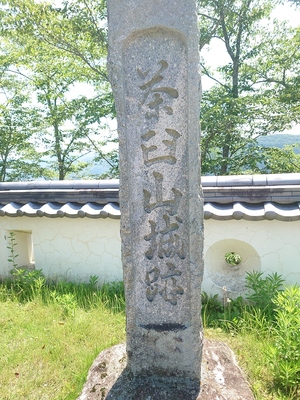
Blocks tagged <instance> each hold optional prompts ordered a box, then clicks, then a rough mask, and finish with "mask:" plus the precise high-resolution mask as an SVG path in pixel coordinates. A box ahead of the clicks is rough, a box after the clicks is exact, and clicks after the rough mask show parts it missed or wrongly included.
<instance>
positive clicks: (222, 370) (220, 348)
mask: <svg viewBox="0 0 300 400" xmlns="http://www.w3.org/2000/svg"><path fill="white" fill-rule="evenodd" d="M174 399H176V400H233V399H234V400H254V397H253V395H252V393H251V390H250V388H249V385H248V383H247V381H246V380H245V377H244V375H243V372H242V371H241V369H240V368H239V367H238V365H237V363H236V360H235V357H234V354H233V352H232V351H231V350H230V348H229V347H228V346H227V345H226V344H225V343H222V342H217V341H214V340H204V346H203V355H202V372H201V390H200V393H199V391H198V393H197V391H196V390H195V388H193V387H192V386H191V385H188V383H187V382H180V381H179V380H175V379H171V380H169V379H167V380H164V379H163V378H162V379H161V380H160V381H159V382H158V380H157V378H155V380H154V379H151V378H148V379H143V380H133V379H132V377H131V376H130V374H129V373H128V371H127V369H126V347H125V344H119V345H116V346H113V347H111V348H109V349H106V350H104V351H102V352H101V353H100V354H99V355H98V357H97V358H96V359H95V361H94V362H93V365H92V366H91V368H90V370H89V373H88V377H87V381H86V383H85V385H84V387H83V390H82V393H81V395H80V396H79V397H78V399H77V400H174Z"/></svg>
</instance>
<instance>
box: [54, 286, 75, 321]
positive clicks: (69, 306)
mask: <svg viewBox="0 0 300 400" xmlns="http://www.w3.org/2000/svg"><path fill="white" fill-rule="evenodd" d="M51 294H52V298H53V300H54V302H55V303H56V304H58V305H59V306H60V308H61V314H62V317H63V318H66V317H69V316H72V317H75V310H76V307H77V301H76V297H75V295H74V294H73V293H64V294H59V293H57V292H56V291H55V290H54V291H53V292H52V293H51Z"/></svg>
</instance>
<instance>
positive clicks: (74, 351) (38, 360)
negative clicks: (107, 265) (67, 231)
mask: <svg viewBox="0 0 300 400" xmlns="http://www.w3.org/2000/svg"><path fill="white" fill-rule="evenodd" d="M117 288H118V285H117ZM117 288H116V287H114V285H106V286H104V288H102V289H101V290H96V289H92V288H91V287H88V286H85V285H74V284H70V283H67V282H65V283H59V284H57V285H54V284H51V285H49V286H48V285H46V284H44V285H43V286H42V288H41V289H40V290H39V293H36V294H35V295H32V291H31V298H30V300H28V301H26V300H25V299H24V296H23V292H22V291H20V290H19V291H17V289H19V288H17V287H16V286H15V285H14V284H13V283H12V282H9V283H7V282H6V283H5V284H3V285H2V286H1V287H0V298H1V300H2V301H0V332H1V335H0V371H1V377H0V399H1V400H16V399H18V400H21V399H30V400H42V399H45V400H46V399H47V400H50V399H51V400H62V399H69V400H74V399H76V398H77V396H78V395H79V394H80V392H81V389H82V386H83V384H84V382H85V380H86V375H87V371H88V369H89V367H90V366H91V364H92V362H93V360H94V359H95V358H96V356H97V355H98V354H99V352H100V351H101V350H103V349H105V348H107V347H110V346H112V345H114V344H117V343H120V342H123V341H124V340H125V312H124V298H123V296H122V294H120V293H119V292H118V290H117ZM76 292H77V294H74V293H76ZM53 293H55V296H54V295H53ZM20 298H21V301H20Z"/></svg>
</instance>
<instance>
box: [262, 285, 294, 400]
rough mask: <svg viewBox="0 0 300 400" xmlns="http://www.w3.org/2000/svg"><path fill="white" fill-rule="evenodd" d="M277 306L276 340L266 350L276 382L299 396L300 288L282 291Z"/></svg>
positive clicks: (279, 293) (276, 299) (274, 300)
mask: <svg viewBox="0 0 300 400" xmlns="http://www.w3.org/2000/svg"><path fill="white" fill-rule="evenodd" d="M273 303H274V305H275V325H274V334H273V335H274V343H272V344H271V345H270V346H269V347H268V351H267V353H266V356H267V359H268V362H269V365H270V367H271V371H272V374H273V377H274V380H275V383H276V384H277V385H278V386H279V388H280V389H281V390H283V391H284V392H286V393H287V394H289V395H290V396H293V397H292V398H295V399H296V398H297V399H298V398H299V397H298V395H299V394H300V393H299V392H298V391H299V389H300V287H299V286H292V287H289V288H286V289H285V291H282V292H278V293H277V296H276V297H275V298H274V299H273Z"/></svg>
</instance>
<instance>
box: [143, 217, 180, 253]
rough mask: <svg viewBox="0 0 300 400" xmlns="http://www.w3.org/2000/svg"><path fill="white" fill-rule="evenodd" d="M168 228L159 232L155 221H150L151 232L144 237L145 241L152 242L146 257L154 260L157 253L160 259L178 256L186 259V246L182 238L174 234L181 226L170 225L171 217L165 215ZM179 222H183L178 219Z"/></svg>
mask: <svg viewBox="0 0 300 400" xmlns="http://www.w3.org/2000/svg"><path fill="white" fill-rule="evenodd" d="M163 218H164V221H165V223H166V227H165V229H163V230H160V231H158V230H157V229H156V227H157V224H156V222H155V221H153V220H149V223H150V228H151V232H150V233H149V234H148V235H145V236H144V239H145V240H146V241H148V242H150V248H149V249H148V250H147V251H146V253H145V257H146V258H147V259H148V260H152V258H153V256H154V254H155V253H156V252H157V255H158V257H159V258H161V259H162V258H164V257H167V258H173V257H175V255H178V257H179V258H181V259H182V260H183V259H184V258H185V251H184V244H183V241H182V240H181V238H180V236H179V235H177V234H176V233H174V231H176V230H178V229H179V225H178V224H177V223H176V222H174V223H170V217H169V216H168V215H167V214H164V215H163ZM176 220H177V221H178V222H182V221H181V219H180V218H178V217H176Z"/></svg>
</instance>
